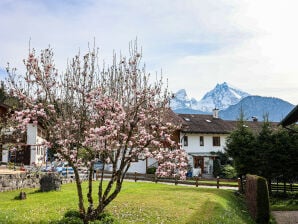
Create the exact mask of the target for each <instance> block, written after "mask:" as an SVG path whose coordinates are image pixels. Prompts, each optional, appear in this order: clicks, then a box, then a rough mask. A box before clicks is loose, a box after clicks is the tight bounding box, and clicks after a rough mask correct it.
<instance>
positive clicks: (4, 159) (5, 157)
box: [2, 149, 8, 163]
mask: <svg viewBox="0 0 298 224" xmlns="http://www.w3.org/2000/svg"><path fill="white" fill-rule="evenodd" d="M2 162H3V163H8V150H4V149H3V150H2Z"/></svg>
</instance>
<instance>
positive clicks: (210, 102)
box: [170, 82, 294, 122]
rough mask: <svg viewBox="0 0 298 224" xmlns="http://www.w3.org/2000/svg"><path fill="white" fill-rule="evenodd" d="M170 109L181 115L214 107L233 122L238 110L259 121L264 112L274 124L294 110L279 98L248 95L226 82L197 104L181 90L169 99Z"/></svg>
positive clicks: (208, 111)
mask: <svg viewBox="0 0 298 224" xmlns="http://www.w3.org/2000/svg"><path fill="white" fill-rule="evenodd" d="M170 106H171V108H172V109H173V110H174V112H176V113H185V114H208V113H212V110H213V109H214V108H218V109H219V110H220V112H219V115H220V117H221V118H222V119H225V120H236V119H237V118H238V117H239V113H240V110H241V108H242V110H243V112H244V115H245V117H246V119H250V118H251V117H252V116H256V117H258V119H259V120H262V119H263V116H264V114H267V113H268V115H269V120H270V121H277V122H279V121H280V120H281V119H282V118H284V117H285V116H286V115H287V114H288V112H290V111H291V109H293V108H294V105H292V104H290V103H288V102H286V101H284V100H281V99H279V98H274V97H261V96H251V95H250V94H248V93H246V92H244V91H242V90H239V89H237V88H235V87H232V86H230V85H229V84H227V83H226V82H224V83H222V84H217V85H216V86H215V88H214V89H212V90H211V91H209V92H207V93H206V94H205V95H204V97H203V98H202V99H201V100H199V101H197V100H196V99H194V98H191V99H190V98H189V97H188V96H187V93H186V90H184V89H181V90H179V91H178V92H177V93H176V94H175V97H174V98H173V99H172V100H171V104H170Z"/></svg>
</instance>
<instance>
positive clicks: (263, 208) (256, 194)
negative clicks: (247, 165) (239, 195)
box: [245, 175, 270, 224]
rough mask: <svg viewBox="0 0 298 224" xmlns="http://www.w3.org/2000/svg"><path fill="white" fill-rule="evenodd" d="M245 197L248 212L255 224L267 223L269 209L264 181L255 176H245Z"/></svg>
mask: <svg viewBox="0 0 298 224" xmlns="http://www.w3.org/2000/svg"><path fill="white" fill-rule="evenodd" d="M245 196H246V202H247V205H248V209H249V212H250V214H251V216H252V217H253V218H254V219H255V221H256V223H260V224H263V223H264V224H265V223H268V222H269V219H270V207H269V193H268V188H267V181H266V179H265V178H263V177H259V176H256V175H247V176H246V189H245Z"/></svg>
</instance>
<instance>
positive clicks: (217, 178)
mask: <svg viewBox="0 0 298 224" xmlns="http://www.w3.org/2000/svg"><path fill="white" fill-rule="evenodd" d="M216 187H217V188H219V176H217V177H216Z"/></svg>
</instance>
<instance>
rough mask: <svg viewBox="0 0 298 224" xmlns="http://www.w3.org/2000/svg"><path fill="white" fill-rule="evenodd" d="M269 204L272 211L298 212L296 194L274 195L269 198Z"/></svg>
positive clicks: (297, 195) (280, 193)
mask: <svg viewBox="0 0 298 224" xmlns="http://www.w3.org/2000/svg"><path fill="white" fill-rule="evenodd" d="M270 204H271V209H272V210H277V211H296V210H298V193H297V192H288V193H286V194H284V193H283V192H279V193H276V192H275V193H274V194H273V195H272V196H271V198H270Z"/></svg>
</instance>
